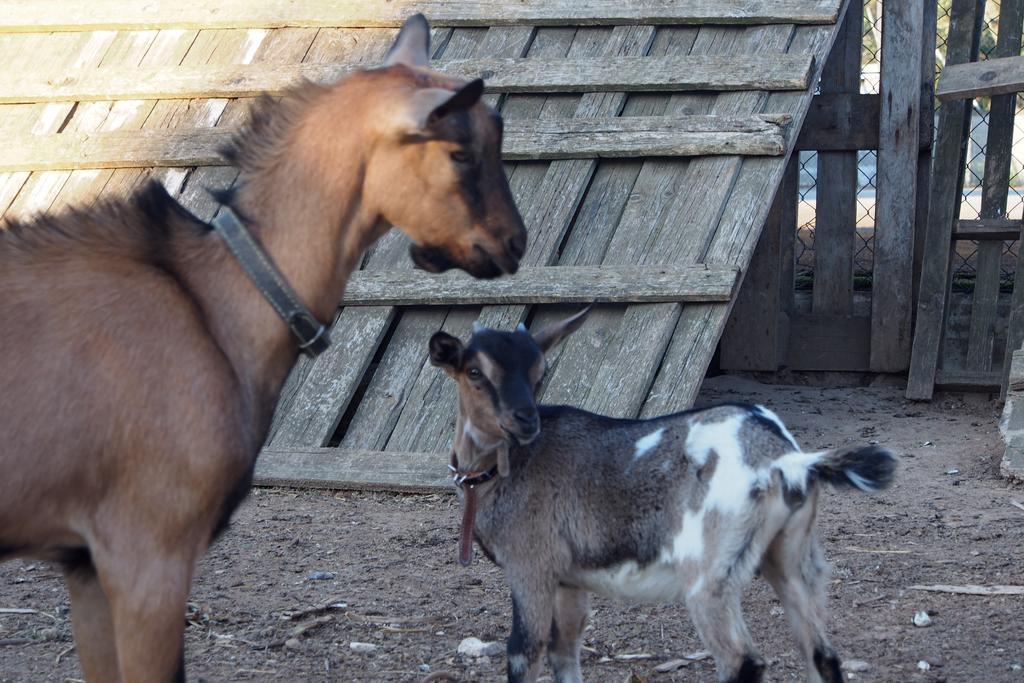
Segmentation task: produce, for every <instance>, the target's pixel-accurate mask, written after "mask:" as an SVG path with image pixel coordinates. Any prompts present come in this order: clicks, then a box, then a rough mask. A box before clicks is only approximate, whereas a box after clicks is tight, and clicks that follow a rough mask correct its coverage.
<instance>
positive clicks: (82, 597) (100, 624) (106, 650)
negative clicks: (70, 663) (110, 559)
mask: <svg viewBox="0 0 1024 683" xmlns="http://www.w3.org/2000/svg"><path fill="white" fill-rule="evenodd" d="M64 579H65V581H66V582H67V585H68V594H69V596H70V597H71V629H72V631H73V632H74V634H75V649H76V650H77V651H78V661H79V662H80V663H81V665H82V671H83V672H84V673H85V679H86V680H87V681H112V682H116V681H117V680H118V679H119V677H120V674H119V673H118V668H117V649H116V648H115V647H114V624H113V621H112V619H111V616H110V603H109V602H107V596H106V594H105V593H104V592H103V587H102V586H100V581H99V578H98V577H97V576H96V569H95V568H94V567H93V566H92V562H91V561H90V560H85V561H82V562H75V563H73V564H67V565H65V566H64Z"/></svg>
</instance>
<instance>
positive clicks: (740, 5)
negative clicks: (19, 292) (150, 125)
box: [0, 0, 840, 32]
mask: <svg viewBox="0 0 1024 683" xmlns="http://www.w3.org/2000/svg"><path fill="white" fill-rule="evenodd" d="M839 5H840V0H684V1H682V2H681V1H679V0H633V1H632V2H621V0H590V1H589V2H586V3H577V2H571V1H570V0H560V1H558V2H552V1H551V0H518V1H517V2H514V3H509V2H505V1H504V0H472V1H469V0H466V1H463V2H457V3H453V2H446V1H445V0H391V1H390V2H366V1H365V0H302V1H301V2H300V1H298V0H264V1H263V2H259V3H252V2H247V1H246V0H221V1H220V2H218V3H216V4H210V3H206V2H203V1H202V0H175V1H173V2H172V1H171V0H150V1H149V2H145V3H138V2H136V3H124V2H122V1H121V0H59V1H57V0H49V1H45V0H43V1H37V2H31V3H26V2H24V0H0V32H43V31H84V30H97V29H108V30H129V29H151V28H192V29H199V28H206V29H218V28H284V27H339V28H340V27H345V28H356V27H397V26H400V25H401V24H402V22H403V21H405V19H406V18H407V17H408V16H409V15H410V14H413V13H414V12H422V13H423V14H425V15H426V16H427V17H429V19H430V21H431V22H432V23H433V24H434V25H436V26H514V25H533V26H577V25H578V26H587V25H627V24H716V23H718V24H766V23H784V24H804V23H808V24H828V23H832V22H834V21H835V20H836V15H837V12H838V9H839Z"/></svg>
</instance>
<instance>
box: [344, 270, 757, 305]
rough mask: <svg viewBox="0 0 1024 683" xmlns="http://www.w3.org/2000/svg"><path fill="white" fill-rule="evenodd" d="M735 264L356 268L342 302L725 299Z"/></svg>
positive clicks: (732, 282)
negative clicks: (473, 272) (504, 270)
mask: <svg viewBox="0 0 1024 683" xmlns="http://www.w3.org/2000/svg"><path fill="white" fill-rule="evenodd" d="M738 277H739V268H737V267H735V266H707V265H704V264H697V265H692V266H665V267H651V266H631V267H630V266H626V267H623V266H617V267H611V266H604V267H600V266H598V267H594V266H557V267H551V266H541V267H532V268H529V267H528V268H522V269H520V271H519V272H518V273H517V274H516V275H515V276H514V277H504V278H498V279H495V280H475V279H473V278H472V277H470V276H469V275H466V274H465V273H462V272H450V273H445V274H443V275H429V274H426V273H421V272H405V271H360V272H357V273H353V274H352V277H351V278H350V279H349V282H348V285H347V286H346V288H345V296H344V297H343V298H342V301H341V303H342V305H343V306H383V305H388V306H409V305H416V306H420V305H433V306H437V305H442V306H460V305H469V304H477V305H482V304H487V305H494V304H558V303H576V302H592V303H656V302H667V301H677V302H685V301H728V300H729V299H730V297H731V296H732V293H733V287H734V285H735V284H736V280H737V279H738Z"/></svg>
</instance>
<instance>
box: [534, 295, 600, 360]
mask: <svg viewBox="0 0 1024 683" xmlns="http://www.w3.org/2000/svg"><path fill="white" fill-rule="evenodd" d="M588 315H590V306H587V307H586V308H584V309H583V310H582V311H580V312H579V313H577V314H575V315H572V316H570V317H568V318H566V319H565V320H563V321H561V322H557V323H555V324H554V325H549V326H548V327H545V328H544V329H543V330H540V331H539V332H537V333H536V334H534V335H533V340H534V341H535V342H537V346H539V347H540V350H541V351H543V352H544V353H547V352H548V351H549V350H550V349H552V348H554V346H555V345H557V344H559V343H561V342H562V340H563V339H565V338H566V337H568V336H569V335H570V334H572V333H573V332H575V331H576V330H578V329H580V327H581V326H582V325H583V323H584V322H585V321H586V319H587V316H588Z"/></svg>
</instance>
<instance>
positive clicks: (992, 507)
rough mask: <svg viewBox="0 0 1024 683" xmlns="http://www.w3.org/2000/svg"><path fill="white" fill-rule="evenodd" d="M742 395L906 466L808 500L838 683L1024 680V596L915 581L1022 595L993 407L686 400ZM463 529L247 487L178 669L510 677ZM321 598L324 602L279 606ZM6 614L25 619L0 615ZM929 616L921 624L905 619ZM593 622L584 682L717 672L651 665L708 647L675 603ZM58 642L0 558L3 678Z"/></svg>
mask: <svg viewBox="0 0 1024 683" xmlns="http://www.w3.org/2000/svg"><path fill="white" fill-rule="evenodd" d="M739 399H742V400H749V401H756V402H760V403H764V404H766V405H768V406H770V407H772V408H773V409H775V410H776V411H777V412H778V413H779V414H780V415H781V416H782V418H783V419H784V420H785V421H786V423H787V424H788V425H789V426H790V428H791V429H792V431H793V433H794V434H795V435H796V437H797V439H798V440H799V441H800V442H801V444H803V446H804V448H806V449H820V448H826V447H832V446H838V445H842V444H849V443H858V442H866V441H877V442H878V443H880V444H882V445H884V446H887V447H889V448H891V449H893V450H894V451H895V452H896V453H898V454H899V455H900V456H901V458H902V465H901V471H900V473H899V476H898V479H897V482H896V485H895V486H894V488H893V489H891V490H890V491H888V492H886V493H884V494H881V495H877V496H868V495H863V494H859V493H851V492H841V493H836V492H828V493H826V494H825V496H824V498H823V501H822V506H821V509H822V512H821V515H820V520H819V528H820V531H821V535H822V538H823V540H824V545H825V549H826V554H827V556H828V557H829V559H830V560H831V562H832V564H833V577H832V582H831V584H830V589H829V593H830V600H831V607H832V611H833V617H832V625H831V627H832V633H833V641H834V643H835V644H836V646H837V647H838V648H839V650H840V651H841V653H842V655H843V656H844V658H846V659H851V660H862V662H863V663H864V664H862V667H863V666H866V667H867V669H866V671H859V672H857V673H853V672H851V673H848V674H847V676H848V677H849V679H850V680H859V681H977V682H981V681H984V682H992V683H995V682H999V681H1024V671H1022V670H1021V667H1022V666H1024V627H1022V626H1021V612H1022V610H1021V608H1022V606H1024V597H1021V596H1015V597H987V596H986V597H979V596H966V595H949V594H942V593H931V592H922V591H919V590H914V589H912V588H911V586H913V585H915V584H1009V585H1024V561H1022V556H1024V549H1022V548H1024V546H1022V541H1024V511H1022V510H1020V509H1018V508H1016V507H1014V506H1012V505H1011V501H1012V500H1017V501H1020V500H1024V490H1022V489H1021V488H1019V487H1013V486H1011V485H1009V484H1007V483H1006V482H1004V481H1003V480H1001V479H1000V478H999V477H998V474H997V466H998V460H999V455H1000V452H1001V440H1000V437H999V432H998V412H999V406H998V405H997V404H996V403H995V402H990V401H988V400H987V399H985V398H981V397H977V396H968V397H963V396H948V397H945V398H941V399H939V400H937V401H936V402H934V403H931V404H917V403H909V402H907V401H905V400H904V399H903V398H902V391H901V389H900V388H899V387H898V386H893V385H892V384H891V383H890V384H889V386H874V387H863V388H845V389H836V388H816V387H812V386H777V385H764V384H759V383H757V382H754V381H751V380H748V379H742V378H738V377H728V376H722V377H716V378H713V379H711V380H708V381H707V382H706V383H705V387H704V390H703V392H702V394H701V399H700V402H701V403H702V404H707V403H713V402H716V401H721V400H739ZM456 528H457V506H456V500H455V497H454V496H452V495H449V494H437V495H430V496H416V495H391V494H370V493H353V492H337V493H334V492H326V491H293V490H269V489H264V490H257V491H255V492H254V494H253V495H252V496H251V497H250V498H249V500H248V501H247V502H246V503H245V504H244V505H243V506H242V507H241V509H240V510H239V512H238V514H237V515H236V517H235V522H234V525H233V527H232V529H231V530H230V531H229V532H228V533H227V534H226V535H225V536H224V537H223V538H222V539H221V540H220V541H219V542H218V543H217V544H216V545H215V546H214V547H213V548H212V549H211V551H210V552H209V554H208V555H207V556H206V558H205V559H204V560H203V561H202V563H201V565H200V567H199V571H198V576H197V579H196V582H195V586H194V589H193V594H192V601H193V602H192V604H191V605H190V612H189V615H188V623H189V626H188V628H187V630H186V639H187V644H186V647H187V665H188V673H189V679H190V680H192V681H241V680H282V681H284V680H288V681H320V680H326V681H418V680H420V679H421V678H422V677H423V676H424V675H425V674H426V672H440V671H447V672H452V673H453V674H454V677H453V678H452V679H451V680H460V681H470V680H474V681H475V680H480V681H496V680H504V675H505V674H504V668H505V656H504V654H503V652H502V653H501V654H497V655H495V656H492V657H482V658H471V657H465V656H463V655H460V654H457V652H456V648H457V647H458V645H459V643H460V641H462V639H463V638H466V637H470V636H475V637H477V638H480V639H482V640H485V641H498V642H500V643H502V644H503V643H504V639H505V637H506V635H507V632H508V628H509V624H510V617H509V610H510V607H509V598H508V591H507V589H506V587H505V584H504V581H503V578H502V575H501V572H500V571H499V570H498V569H496V568H495V567H493V566H492V565H490V564H489V563H488V562H487V561H486V560H484V559H482V558H481V557H480V556H479V553H478V554H477V559H476V561H475V562H474V564H473V565H472V566H471V567H469V568H468V569H466V568H461V567H459V566H458V564H457V563H456V558H455V555H456V533H457V532H456ZM326 604H332V605H335V607H333V608H329V609H327V610H323V611H320V612H315V611H309V612H306V613H305V614H299V615H295V614H294V613H295V612H300V611H302V610H311V608H315V607H317V606H323V605H326ZM11 608H21V609H32V610H37V612H36V613H31V614H14V613H10V612H9V611H6V612H5V611H3V610H5V609H6V610H10V609H11ZM745 610H746V614H747V616H748V620H749V623H750V628H751V631H752V633H753V634H754V638H755V640H756V642H757V643H758V644H759V646H760V647H761V651H762V654H763V655H764V657H765V659H766V660H767V661H768V662H769V674H768V675H769V680H773V681H790V680H803V670H802V662H801V661H800V658H799V657H798V655H797V653H796V651H795V646H794V643H793V640H792V639H791V638H790V634H789V631H788V628H787V624H786V621H785V617H784V614H783V612H782V610H781V608H780V606H779V603H778V601H777V600H776V599H775V597H774V595H772V594H771V592H770V590H768V589H767V587H766V584H765V583H764V582H763V581H762V580H760V579H755V581H754V584H753V585H752V586H751V589H750V591H749V592H748V595H747V599H746V601H745ZM922 610H924V611H927V612H928V614H929V615H930V617H931V619H932V622H933V623H932V625H931V626H928V627H923V628H922V627H918V626H915V625H914V623H913V617H914V614H915V613H916V612H918V611H922ZM289 616H291V617H292V618H289ZM318 618H319V620H320V621H317V619H318ZM591 623H592V626H591V628H590V629H589V630H588V632H587V636H586V651H585V653H584V659H583V670H584V676H585V677H586V679H587V680H588V681H614V682H616V683H622V682H623V681H627V682H629V681H632V682H637V681H651V682H652V683H654V682H661V681H709V680H713V679H714V672H713V667H712V664H711V662H710V660H699V659H698V660H696V661H689V660H687V663H686V665H685V666H683V667H682V668H679V669H676V670H675V671H672V672H668V673H658V672H656V671H655V667H656V666H658V665H659V664H663V663H665V662H667V661H669V660H673V659H679V658H683V657H685V656H686V655H690V654H694V653H698V652H699V651H700V650H701V649H702V648H701V645H700V643H699V641H698V639H697V637H696V634H695V633H694V630H693V628H692V627H691V625H690V622H689V620H688V618H687V616H686V614H685V611H684V609H683V608H681V607H679V606H624V605H619V604H615V603H611V602H608V601H605V600H601V599H595V601H594V606H593V616H592V621H591ZM303 626H305V632H304V633H302V634H300V635H297V636H296V635H294V634H295V631H294V630H295V629H300V628H302V627H303ZM286 641H287V643H286ZM352 643H367V644H370V645H372V646H375V647H373V648H366V647H365V646H364V647H363V648H362V649H360V646H356V648H355V649H354V648H353V647H352V646H351V644H352ZM71 645H72V641H71V629H70V625H69V622H68V602H67V596H66V593H65V590H64V587H63V584H62V582H61V579H60V577H59V574H58V573H57V572H56V571H55V570H54V569H53V568H52V567H49V566H46V565H42V564H39V563H32V562H23V561H15V562H10V563H7V564H5V565H2V566H0V681H67V680H74V679H77V678H80V677H81V672H80V670H79V668H78V662H77V658H76V656H75V654H74V652H73V650H72V649H71ZM365 649H371V650H372V651H370V652H366V651H363V650H365ZM924 662H927V664H924ZM919 663H920V664H919ZM919 667H921V668H927V670H924V671H922V670H921V668H919ZM546 680H548V681H550V680H551V679H550V673H548V672H546Z"/></svg>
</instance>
